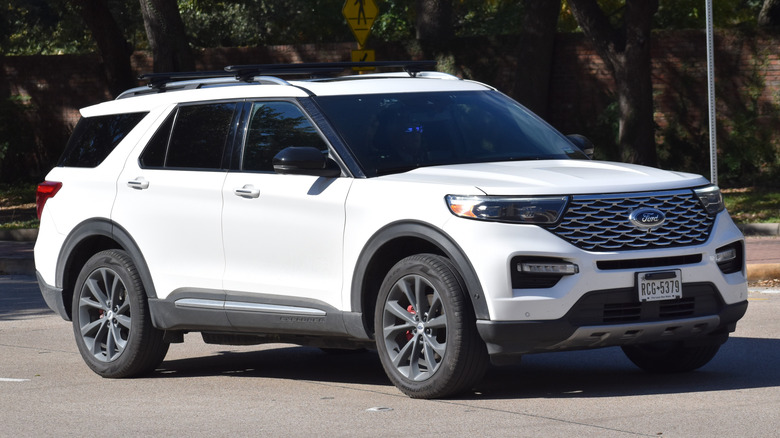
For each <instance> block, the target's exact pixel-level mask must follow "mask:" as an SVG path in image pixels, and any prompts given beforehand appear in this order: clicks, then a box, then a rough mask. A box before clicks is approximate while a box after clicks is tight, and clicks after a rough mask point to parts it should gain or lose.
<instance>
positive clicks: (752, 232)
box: [737, 223, 780, 236]
mask: <svg viewBox="0 0 780 438" xmlns="http://www.w3.org/2000/svg"><path fill="white" fill-rule="evenodd" d="M737 228H739V231H742V234H744V235H745V236H780V223H778V224H737Z"/></svg>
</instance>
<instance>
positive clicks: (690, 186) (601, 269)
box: [35, 61, 747, 398]
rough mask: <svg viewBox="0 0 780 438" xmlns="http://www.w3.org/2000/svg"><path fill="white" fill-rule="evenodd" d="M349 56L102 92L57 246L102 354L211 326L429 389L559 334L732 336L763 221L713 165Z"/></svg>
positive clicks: (674, 351)
mask: <svg viewBox="0 0 780 438" xmlns="http://www.w3.org/2000/svg"><path fill="white" fill-rule="evenodd" d="M362 65H363V66H365V64H362ZM351 66H352V65H350V64H349V63H337V64H298V65H285V66H280V65H254V66H231V67H227V68H226V69H225V71H224V72H204V73H172V74H152V75H145V76H144V77H145V78H146V79H148V80H149V81H150V86H149V87H142V88H136V89H132V90H128V91H127V92H125V93H124V94H122V95H121V96H120V97H119V98H118V99H116V100H114V101H110V102H105V103H101V104H99V105H94V106H90V107H87V108H84V109H82V110H81V114H82V118H81V121H80V122H79V123H78V125H77V126H76V128H75V130H74V132H73V135H72V137H71V139H70V141H69V143H68V145H67V147H66V149H65V152H64V154H63V156H62V158H61V160H60V162H59V164H58V166H57V167H56V168H54V169H53V170H52V171H51V173H49V174H48V176H47V181H46V182H44V183H42V184H41V185H40V186H39V190H38V209H39V214H40V215H41V226H40V234H39V237H38V241H37V244H36V247H35V262H36V267H37V271H38V281H39V283H40V287H41V290H42V293H43V295H44V297H45V299H46V302H47V303H48V305H49V306H50V307H51V308H52V309H54V310H55V311H57V312H58V313H59V314H60V315H61V316H62V317H63V318H64V319H66V320H72V321H73V330H74V333H75V337H76V343H77V344H78V347H79V350H80V351H81V354H82V355H83V357H84V360H85V361H86V363H87V365H89V367H90V368H91V369H92V370H93V371H95V372H96V373H98V374H100V375H101V376H105V377H129V376H136V375H140V374H143V373H146V372H150V371H152V370H154V369H155V367H157V366H158V365H159V364H160V362H161V361H162V360H163V358H164V356H165V354H166V351H167V349H168V345H169V343H171V342H182V341H183V338H184V336H183V335H184V333H187V332H201V333H202V336H203V338H204V340H205V341H206V342H209V343H224V344H252V343H274V342H285V343H295V344H301V345H312V346H318V347H322V348H327V349H360V348H372V349H373V348H375V349H376V350H377V352H378V355H379V357H380V359H381V362H382V364H383V366H384V368H385V371H386V372H387V375H388V377H389V378H390V380H391V381H392V382H393V383H394V384H395V385H396V386H397V387H398V388H399V389H400V390H401V391H403V392H404V393H405V394H407V395H409V396H411V397H423V398H431V397H443V396H447V395H451V394H454V393H457V392H460V391H464V390H467V389H469V388H471V387H472V386H473V385H475V384H476V383H478V381H479V379H480V378H481V377H482V375H483V373H484V372H485V369H486V367H487V365H488V362H489V359H492V360H493V362H494V363H501V362H506V361H509V360H513V359H517V358H519V357H520V356H521V355H523V354H529V353H538V352H549V351H561V350H571V349H583V348H595V347H606V346H621V347H622V348H623V350H624V351H625V353H626V354H627V355H628V357H629V358H630V359H631V360H632V361H633V362H634V363H635V364H637V365H638V366H639V367H641V368H644V369H647V370H650V371H656V372H679V371H689V370H693V369H696V368H699V367H701V366H703V365H704V364H706V363H707V362H708V361H709V360H710V359H712V357H713V356H714V355H715V354H716V352H717V350H718V348H719V346H720V345H721V344H722V343H723V342H725V341H726V340H727V339H728V336H729V333H730V332H733V331H734V329H735V327H736V322H737V321H738V320H739V319H740V318H741V317H742V316H743V315H744V313H745V311H746V309H747V287H746V279H745V264H744V252H745V251H744V241H743V236H742V235H741V234H740V232H739V230H738V229H737V228H736V227H735V225H734V223H733V222H732V221H731V219H730V217H729V215H728V213H727V212H726V211H725V210H724V208H723V202H722V199H721V196H720V192H719V190H718V188H717V187H714V186H712V185H710V184H709V182H708V181H707V180H706V179H705V178H703V177H701V176H697V175H691V174H686V173H681V172H668V171H663V170H658V169H653V168H647V167H642V166H636V165H629V164H621V163H608V162H599V161H592V160H590V159H589V158H588V156H587V155H586V154H585V153H584V152H583V150H584V148H585V147H586V146H587V142H586V141H585V140H584V139H583V138H582V137H578V136H571V137H565V136H563V135H561V134H560V133H558V132H557V131H556V130H554V129H553V128H551V127H550V126H549V125H547V124H546V123H545V122H544V121H542V120H541V119H539V118H538V117H537V116H535V115H534V114H532V113H530V112H529V111H528V110H527V109H525V108H523V107H522V106H521V105H519V104H518V103H516V102H515V101H513V100H511V99H510V98H508V97H507V96H505V95H503V94H502V93H500V92H499V91H497V90H495V89H493V88H491V87H489V86H487V85H484V84H481V83H476V82H472V81H467V80H460V79H458V78H456V77H453V76H450V75H446V74H442V73H437V72H433V71H424V70H425V69H429V68H430V67H431V66H432V63H430V62H420V61H418V62H406V63H391V62H377V63H373V66H375V67H382V68H393V67H396V68H399V67H400V68H402V69H403V70H404V72H394V73H392V72H391V73H374V74H365V75H354V76H345V77H327V76H328V75H329V74H332V73H334V72H341V71H343V70H344V69H345V68H349V67H351ZM286 75H299V76H300V75H310V76H315V77H316V78H314V79H312V78H309V79H305V80H292V79H291V77H292V76H286ZM323 76H325V77H323ZM282 77H286V78H287V80H285V79H282ZM44 205H45V209H44Z"/></svg>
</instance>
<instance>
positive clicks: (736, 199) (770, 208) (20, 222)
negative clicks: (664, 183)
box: [0, 184, 780, 229]
mask: <svg viewBox="0 0 780 438" xmlns="http://www.w3.org/2000/svg"><path fill="white" fill-rule="evenodd" d="M35 188H36V185H35V184H0V229H19V228H38V219H37V218H36V216H35ZM723 199H724V201H725V202H726V208H727V209H728V211H729V213H731V217H732V218H734V221H735V222H736V223H739V224H749V223H780V188H775V189H764V188H756V187H752V188H741V189H725V190H723Z"/></svg>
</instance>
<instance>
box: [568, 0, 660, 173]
mask: <svg viewBox="0 0 780 438" xmlns="http://www.w3.org/2000/svg"><path fill="white" fill-rule="evenodd" d="M568 1H569V6H570V7H571V11H572V14H573V15H574V17H575V18H576V20H577V23H579V25H580V28H581V29H582V31H583V32H584V33H585V35H586V36H587V38H588V39H589V40H590V41H591V43H592V44H593V46H594V48H595V49H596V52H597V53H598V55H599V57H601V59H603V60H604V63H605V64H606V65H607V67H608V69H609V71H610V73H611V74H612V77H613V78H614V80H615V86H616V94H617V102H618V109H619V113H620V120H619V123H618V147H619V149H620V155H621V159H622V160H623V161H626V162H630V163H637V164H645V165H649V166H655V165H656V164H657V154H656V149H655V133H654V130H655V124H654V120H653V85H652V80H651V76H650V70H651V63H650V61H651V58H650V30H651V26H652V21H653V14H654V13H655V12H656V10H658V0H627V1H626V2H625V6H624V9H623V11H622V12H623V14H622V20H621V22H620V23H619V26H618V27H617V28H616V27H613V25H612V23H610V20H609V18H608V17H607V15H606V14H605V13H604V11H603V10H602V9H601V8H600V7H599V5H598V4H597V3H596V0H568Z"/></svg>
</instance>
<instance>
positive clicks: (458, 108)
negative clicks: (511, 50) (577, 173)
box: [314, 91, 585, 176]
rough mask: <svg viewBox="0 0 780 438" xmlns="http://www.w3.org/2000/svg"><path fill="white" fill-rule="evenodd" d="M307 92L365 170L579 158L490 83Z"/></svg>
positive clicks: (370, 173)
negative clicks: (447, 88)
mask: <svg viewBox="0 0 780 438" xmlns="http://www.w3.org/2000/svg"><path fill="white" fill-rule="evenodd" d="M314 99H315V100H316V101H317V103H318V104H319V106H320V108H322V110H323V112H324V113H325V115H326V116H327V118H328V119H329V120H330V121H331V123H332V124H333V125H334V126H335V128H336V129H337V130H338V131H339V133H340V134H341V135H342V137H343V138H344V140H345V141H346V143H347V145H348V147H349V149H350V150H351V151H352V153H353V154H354V156H355V158H356V159H357V160H358V162H359V163H360V165H361V166H362V167H363V170H364V172H365V174H366V175H367V176H378V175H384V174H389V173H397V172H404V171H408V170H411V169H415V168H417V167H423V166H435V165H447V164H467V163H486V162H496V161H517V160H543V159H568V158H585V156H584V155H583V154H582V153H581V152H580V151H578V150H577V149H576V147H575V146H574V145H573V144H572V143H571V142H569V141H568V140H567V139H566V138H565V137H564V136H563V135H561V134H560V133H559V132H558V131H556V130H555V129H553V128H552V127H550V126H549V125H548V124H547V123H545V122H544V121H542V120H541V119H539V118H538V117H537V116H535V115H534V114H532V113H531V112H530V111H528V110H527V109H525V108H523V107H522V106H521V105H520V104H518V103H517V102H515V101H513V100H512V99H510V98H508V97H506V96H504V95H502V94H501V93H498V92H495V91H465V92H429V93H395V94H375V95H359V96H358V95H355V96H321V97H315V98H314Z"/></svg>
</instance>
